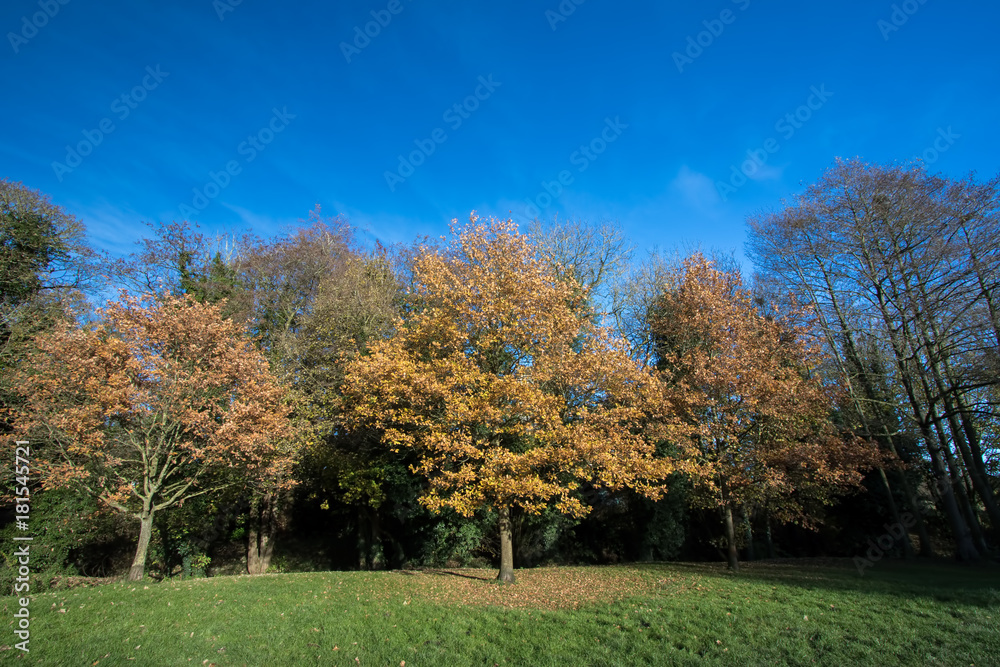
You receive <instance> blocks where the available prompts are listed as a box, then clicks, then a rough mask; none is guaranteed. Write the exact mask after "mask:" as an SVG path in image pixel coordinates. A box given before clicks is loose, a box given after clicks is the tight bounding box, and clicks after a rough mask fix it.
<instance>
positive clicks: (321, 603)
mask: <svg viewBox="0 0 1000 667" xmlns="http://www.w3.org/2000/svg"><path fill="white" fill-rule="evenodd" d="M493 574H494V573H492V572H487V571H482V570H455V571H448V572H444V571H438V572H422V573H401V572H384V573H362V572H354V573H346V572H326V573H312V574H290V575H276V576H265V577H254V578H251V577H236V578H221V577H220V578H214V579H198V580H186V581H176V580H175V581H168V582H165V583H161V584H154V583H148V584H139V585H130V584H112V585H107V586H101V587H94V588H77V589H73V590H68V591H55V592H50V593H46V594H43V595H39V596H37V597H35V598H34V599H33V600H32V602H31V610H32V617H31V618H32V622H31V645H30V646H31V652H30V653H29V654H27V655H24V654H22V653H21V652H20V651H17V650H15V649H13V648H11V647H10V645H12V644H13V643H14V641H12V640H11V637H12V632H11V630H10V629H7V630H6V631H5V632H4V636H3V637H2V638H0V644H2V645H5V646H4V648H5V649H6V650H3V651H0V662H4V663H8V662H9V663H12V664H29V663H30V664H47V665H92V666H96V665H102V666H103V665H137V664H138V665H181V664H191V665H202V664H204V665H211V664H215V665H220V666H221V665H244V664H246V665H311V664H323V665H331V664H334V665H357V664H359V663H360V664H362V665H401V664H404V661H405V665H407V666H411V667H412V666H419V665H435V666H436V665H494V664H499V665H504V664H507V665H549V664H551V665H566V664H572V665H588V664H592V665H641V664H656V665H674V664H676V665H687V664H719V665H764V664H771V665H773V664H777V665H786V664H794V665H799V664H820V665H854V664H871V665H977V666H983V667H985V666H988V665H1000V571H998V569H997V568H991V569H984V568H975V569H973V568H962V567H958V566H946V565H903V564H891V563H880V564H879V565H878V566H877V567H875V568H873V569H871V570H869V571H867V572H866V573H865V576H864V578H860V577H859V576H858V575H857V573H856V572H855V571H854V570H853V569H848V568H847V567H814V566H811V565H808V564H803V563H796V564H791V565H765V564H751V565H749V566H747V567H746V568H745V569H744V571H743V572H742V573H741V574H740V575H739V576H735V577H734V576H732V575H729V574H727V573H726V572H725V571H724V570H723V569H722V568H721V567H718V566H714V565H686V564H663V565H634V566H621V567H600V568H598V567H594V568H551V569H549V568H542V569H537V570H525V571H520V572H519V573H518V576H519V583H517V584H515V585H514V586H501V585H499V584H497V583H495V582H493V581H492V580H491V577H492V576H493ZM0 604H2V606H3V607H4V608H3V618H4V619H5V621H9V620H10V619H11V618H12V616H11V615H12V613H13V611H14V609H13V605H14V601H13V599H12V598H9V597H6V598H0ZM4 625H5V626H7V627H8V628H10V625H8V623H4ZM356 659H357V660H356Z"/></svg>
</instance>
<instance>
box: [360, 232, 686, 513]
mask: <svg viewBox="0 0 1000 667" xmlns="http://www.w3.org/2000/svg"><path fill="white" fill-rule="evenodd" d="M581 294H582V290H581V289H580V288H579V286H578V285H575V284H573V283H572V282H571V281H567V280H562V279H560V278H559V277H558V276H557V275H556V273H555V272H554V271H553V269H552V268H551V267H550V266H549V265H548V264H547V263H545V262H543V261H541V260H540V259H538V258H537V257H536V253H535V248H534V247H533V246H532V244H531V243H530V241H529V240H528V238H527V237H526V236H524V235H521V234H519V233H518V231H517V227H516V225H514V224H513V223H512V222H511V221H510V220H506V221H501V220H493V219H491V220H488V221H481V220H480V219H478V218H476V217H475V216H473V217H472V218H471V221H470V224H469V225H468V226H466V227H464V228H458V227H457V224H455V225H453V239H452V242H451V243H450V245H449V246H448V247H447V248H446V249H443V250H438V249H430V248H424V249H423V251H422V252H420V253H419V254H418V256H417V258H416V260H415V262H414V265H413V286H412V290H411V294H410V297H411V302H412V303H413V304H414V308H413V309H412V311H411V313H410V315H409V317H408V318H407V319H406V320H405V321H401V322H400V323H399V324H398V325H397V327H396V336H395V337H394V338H392V339H390V340H386V341H381V342H379V343H376V344H375V345H373V346H372V348H371V350H370V354H368V355H366V356H364V357H360V358H358V359H356V360H354V361H353V362H351V363H350V364H349V365H348V367H347V372H346V378H345V381H344V385H343V406H344V422H345V426H346V427H347V428H348V429H355V428H374V429H377V430H379V431H381V433H382V438H383V442H385V443H386V444H387V445H389V446H390V447H393V448H397V449H398V448H403V447H405V448H412V449H413V450H414V451H415V452H416V453H417V454H418V455H419V457H420V464H419V465H418V466H416V467H415V471H416V472H419V473H420V474H422V475H425V476H426V477H427V478H428V481H429V489H428V492H427V493H426V494H425V496H424V498H423V502H424V503H425V504H426V505H427V506H428V507H431V508H432V509H438V508H440V507H443V506H450V507H453V508H455V509H456V510H458V511H459V512H464V513H468V512H471V511H473V510H475V508H477V507H479V506H481V505H483V504H492V505H503V504H510V503H514V504H517V505H519V506H520V507H522V508H523V509H525V510H527V511H538V510H539V509H541V508H543V507H544V506H546V505H547V504H548V503H549V502H554V503H555V504H556V506H557V507H558V508H559V509H560V510H562V511H565V512H568V513H571V514H576V515H580V514H583V513H584V512H585V508H584V507H583V506H582V504H581V503H580V502H579V500H578V499H576V498H575V497H574V496H573V490H574V489H575V488H576V486H577V484H578V482H579V480H586V481H589V482H593V483H595V484H598V485H603V486H607V487H610V488H619V487H621V486H628V485H642V484H646V486H649V487H650V488H651V485H652V484H655V482H657V481H659V480H662V479H663V478H664V477H665V476H666V474H667V473H668V472H669V470H670V466H669V462H668V461H665V460H663V459H655V458H654V457H653V452H654V448H653V446H652V444H651V443H650V441H649V440H648V439H647V438H646V435H645V433H644V422H645V418H646V415H647V414H648V406H646V405H644V401H647V400H649V399H650V398H657V399H658V398H659V397H660V396H662V394H663V392H662V389H660V388H658V383H657V381H656V379H655V378H654V377H653V376H652V375H651V374H650V373H649V372H648V371H646V370H645V369H642V368H640V367H639V366H638V365H637V364H635V363H634V362H633V361H632V360H631V359H630V358H629V355H628V351H627V348H626V346H625V344H624V343H622V342H621V341H619V340H617V339H616V338H614V337H613V336H612V334H611V333H610V332H608V331H606V330H603V329H601V328H600V327H597V326H595V325H594V324H593V323H592V322H591V321H590V320H589V319H588V318H586V316H585V315H583V314H582V312H581V310H580V308H579V306H580V305H581V303H582V298H583V297H582V296H581ZM650 492H651V493H652V491H650Z"/></svg>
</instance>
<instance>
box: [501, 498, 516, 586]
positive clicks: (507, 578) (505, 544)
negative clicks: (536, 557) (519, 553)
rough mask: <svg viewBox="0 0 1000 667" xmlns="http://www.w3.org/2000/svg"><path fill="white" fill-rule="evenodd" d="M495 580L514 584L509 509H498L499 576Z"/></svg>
mask: <svg viewBox="0 0 1000 667" xmlns="http://www.w3.org/2000/svg"><path fill="white" fill-rule="evenodd" d="M497 580H499V581H503V582H506V583H508V584H512V583H514V538H513V531H512V530H511V524H510V507H508V506H506V505H505V506H503V507H501V508H500V574H498V575H497Z"/></svg>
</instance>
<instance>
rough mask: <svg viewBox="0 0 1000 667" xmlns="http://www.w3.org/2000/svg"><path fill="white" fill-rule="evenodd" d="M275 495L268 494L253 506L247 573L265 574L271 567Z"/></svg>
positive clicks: (249, 530)
mask: <svg viewBox="0 0 1000 667" xmlns="http://www.w3.org/2000/svg"><path fill="white" fill-rule="evenodd" d="M275 502H276V498H275V496H274V494H272V493H268V494H266V495H264V497H262V498H260V499H259V500H258V501H257V503H256V504H255V505H254V506H252V509H251V510H250V511H251V521H250V527H249V529H248V530H247V573H248V574H264V573H266V572H267V568H268V567H270V565H271V556H272V555H273V554H274V532H275V507H274V505H275Z"/></svg>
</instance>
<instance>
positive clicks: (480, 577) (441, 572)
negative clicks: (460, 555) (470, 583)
mask: <svg viewBox="0 0 1000 667" xmlns="http://www.w3.org/2000/svg"><path fill="white" fill-rule="evenodd" d="M423 572H424V574H436V575H439V576H445V575H451V576H453V577H462V578H463V579H475V580H476V581H496V580H497V578H496V577H491V576H489V575H476V574H466V573H465V572H453V571H452V570H423Z"/></svg>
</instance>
